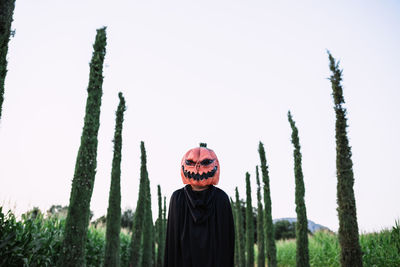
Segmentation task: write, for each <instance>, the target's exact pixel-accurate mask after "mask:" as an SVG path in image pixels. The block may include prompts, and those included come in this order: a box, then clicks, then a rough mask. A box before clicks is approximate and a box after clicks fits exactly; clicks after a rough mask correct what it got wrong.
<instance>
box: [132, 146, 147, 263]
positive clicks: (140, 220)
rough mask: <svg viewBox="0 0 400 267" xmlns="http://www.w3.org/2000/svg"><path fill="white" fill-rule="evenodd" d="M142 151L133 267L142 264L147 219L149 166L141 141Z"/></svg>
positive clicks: (133, 228)
mask: <svg viewBox="0 0 400 267" xmlns="http://www.w3.org/2000/svg"><path fill="white" fill-rule="evenodd" d="M140 151H141V156H140V160H141V166H140V183H139V197H138V201H137V205H136V211H135V217H134V218H133V227H132V239H131V246H130V259H129V264H130V266H132V267H137V266H140V264H141V258H142V253H143V249H142V245H143V244H142V240H143V238H142V236H143V230H144V229H143V225H144V220H145V215H146V213H145V210H146V205H147V204H146V195H147V179H148V177H147V167H146V149H145V147H144V142H143V141H142V142H141V143H140Z"/></svg>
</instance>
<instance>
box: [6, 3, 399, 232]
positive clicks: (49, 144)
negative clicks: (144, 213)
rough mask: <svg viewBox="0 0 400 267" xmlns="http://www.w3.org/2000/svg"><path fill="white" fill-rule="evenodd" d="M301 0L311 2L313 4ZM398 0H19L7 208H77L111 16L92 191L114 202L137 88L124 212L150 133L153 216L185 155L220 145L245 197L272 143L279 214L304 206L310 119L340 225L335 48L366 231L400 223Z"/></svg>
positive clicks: (313, 155) (9, 84) (317, 176)
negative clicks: (90, 94)
mask: <svg viewBox="0 0 400 267" xmlns="http://www.w3.org/2000/svg"><path fill="white" fill-rule="evenodd" d="M300 2H301V3H300ZM399 14H400V4H399V2H398V1H394V0H393V1H329V3H328V1H266V0H265V1H222V0H217V1H215V0H214V1H175V0H174V1H132V0H129V1H128V0H127V1H99V0H91V1H75V0H74V1H60V0H36V1H29V0H17V2H16V9H15V13H14V22H13V25H12V27H13V29H15V30H16V35H15V37H14V38H13V39H12V40H11V42H10V43H9V54H8V60H9V65H8V69H9V72H8V75H7V78H6V91H5V102H4V105H3V116H2V120H1V122H0V205H4V206H6V207H10V206H11V207H12V208H13V209H14V211H15V212H16V213H17V214H20V213H22V212H25V211H26V210H27V209H29V208H32V207H33V206H38V207H40V208H41V209H42V210H47V209H48V208H49V207H50V206H51V205H52V204H61V205H67V204H68V202H69V196H70V190H71V181H72V178H73V173H74V167H75V159H76V155H77V151H78V148H79V144H80V136H81V132H82V126H83V117H84V111H85V103H86V97H87V91H86V88H87V84H88V78H89V65H88V63H89V61H90V58H91V55H92V44H93V42H94V38H95V34H96V29H97V28H100V27H102V26H107V37H108V44H107V54H106V60H105V68H104V86H103V91H104V94H103V99H102V106H101V118H100V122H101V125H100V130H99V146H98V158H97V160H98V168H97V175H96V180H95V186H94V191H93V196H92V201H91V209H92V210H93V211H94V213H95V217H99V216H102V215H104V214H105V213H106V210H107V205H108V192H109V186H110V174H111V161H112V156H113V153H112V152H113V144H112V139H113V134H114V125H115V110H116V108H117V105H118V96H117V94H118V92H119V91H122V92H123V93H124V95H125V98H126V102H127V106H128V109H127V111H126V113H125V122H124V129H123V150H122V153H123V154H122V177H121V186H122V208H123V209H124V208H126V207H131V208H135V207H136V201H137V194H138V182H139V168H140V166H139V164H140V161H139V160H140V149H139V145H140V141H141V140H143V141H144V142H145V145H146V149H147V156H148V171H149V177H150V182H151V192H152V204H153V214H154V215H153V216H154V217H155V216H156V213H157V201H156V196H157V190H156V189H157V184H160V185H161V188H162V192H163V194H166V195H167V196H168V199H169V197H170V195H171V194H172V192H173V191H174V190H176V189H178V188H180V187H182V186H183V184H182V181H181V177H180V161H181V158H182V156H183V154H184V153H185V152H186V151H187V150H188V149H190V148H192V147H195V146H198V143H199V142H206V143H207V144H208V147H209V148H211V149H213V150H214V151H215V152H216V154H217V156H218V157H219V161H220V164H221V177H220V183H219V185H218V186H219V187H220V188H222V189H223V190H224V191H225V192H226V193H227V194H228V195H230V196H232V197H233V196H234V188H235V187H236V186H238V187H239V192H240V194H241V197H245V173H246V171H249V172H250V173H251V179H252V189H253V193H254V194H253V205H256V201H255V199H256V198H255V192H256V188H255V184H256V183H255V166H256V165H257V164H259V157H258V152H257V149H258V142H259V141H262V142H263V143H264V145H265V149H266V152H267V161H268V164H269V170H270V180H271V198H272V215H273V218H280V217H295V216H296V213H295V204H294V172H293V157H292V153H293V146H292V144H291V141H290V134H291V130H290V126H289V123H288V121H287V111H288V110H289V109H290V110H291V112H292V114H293V117H294V120H295V121H296V124H297V126H298V128H299V136H300V143H301V149H302V154H303V172H304V183H305V188H306V196H305V200H306V205H307V216H308V218H309V219H310V220H313V221H314V222H316V223H320V224H323V225H325V226H328V227H329V228H331V229H333V230H337V229H338V218H337V211H336V207H337V205H336V173H335V172H336V165H335V164H336V163H335V155H336V151H335V136H334V129H335V128H334V127H335V115H334V110H333V100H332V97H331V93H332V90H331V87H330V82H329V80H328V79H327V78H328V77H329V75H330V72H329V68H328V57H327V54H326V49H329V50H330V51H331V53H332V54H333V56H334V57H336V58H337V59H339V60H340V62H341V68H343V69H344V72H343V74H344V80H343V86H344V97H345V100H346V107H347V109H348V123H349V129H348V134H349V138H350V145H351V146H352V152H353V163H354V175H355V186H354V190H355V196H356V203H357V215H358V223H359V228H360V231H362V232H365V231H374V230H380V229H382V228H385V227H391V226H393V225H394V223H395V220H396V219H397V220H399V219H400V205H399V203H400V193H399V188H400V174H399V173H400V172H399V162H400V156H399V153H398V151H400V139H399V136H400V126H399V122H400V121H399V115H400V110H399V104H398V103H399V100H400V92H399V91H400V90H399V89H400V88H399V84H400V74H399V71H400V50H399V47H400V15H399Z"/></svg>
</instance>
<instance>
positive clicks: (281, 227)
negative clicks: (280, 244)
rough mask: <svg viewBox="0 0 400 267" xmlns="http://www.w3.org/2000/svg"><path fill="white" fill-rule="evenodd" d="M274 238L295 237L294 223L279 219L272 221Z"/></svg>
mask: <svg viewBox="0 0 400 267" xmlns="http://www.w3.org/2000/svg"><path fill="white" fill-rule="evenodd" d="M274 229H275V232H274V234H275V240H281V239H292V238H296V223H295V222H289V221H287V220H279V221H276V222H275V223H274Z"/></svg>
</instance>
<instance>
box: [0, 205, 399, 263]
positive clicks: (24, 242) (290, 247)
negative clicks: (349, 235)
mask: <svg viewBox="0 0 400 267" xmlns="http://www.w3.org/2000/svg"><path fill="white" fill-rule="evenodd" d="M64 224H65V220H64V219H63V218H57V217H50V218H44V217H43V216H42V215H39V216H37V217H36V218H31V217H29V216H22V218H21V220H17V219H16V218H15V216H14V215H13V214H12V213H11V212H7V213H5V212H3V211H2V208H1V207H0V266H54V265H55V263H56V262H57V256H58V255H59V251H60V249H61V242H62V233H63V228H64ZM120 240H121V266H127V263H128V259H129V243H130V234H129V233H128V232H126V231H121V234H120ZM309 241H310V243H309V249H310V264H311V266H321V267H322V266H340V264H339V242H338V239H337V235H336V234H334V233H330V232H317V233H315V234H314V235H312V236H310V239H309ZM360 242H361V247H362V251H363V262H364V266H385V267H386V266H388V267H390V266H393V267H395V266H396V267H397V266H400V225H399V223H396V225H395V226H394V227H393V228H392V229H385V230H382V231H380V232H379V233H368V234H362V235H360ZM104 244H105V228H104V227H103V226H99V227H97V228H96V227H94V226H90V227H89V230H88V239H87V243H86V264H87V266H101V264H102V261H103V258H104V257H103V253H104ZM256 251H257V250H256ZM277 258H278V266H295V263H296V242H295V240H293V239H291V240H281V241H278V242H277Z"/></svg>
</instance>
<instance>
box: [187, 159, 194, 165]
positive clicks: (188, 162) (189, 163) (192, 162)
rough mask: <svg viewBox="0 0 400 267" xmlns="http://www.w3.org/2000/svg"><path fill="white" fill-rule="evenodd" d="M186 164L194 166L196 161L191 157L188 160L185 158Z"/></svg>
mask: <svg viewBox="0 0 400 267" xmlns="http://www.w3.org/2000/svg"><path fill="white" fill-rule="evenodd" d="M185 164H186V165H189V166H193V165H194V161H193V160H190V159H187V160H185Z"/></svg>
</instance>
